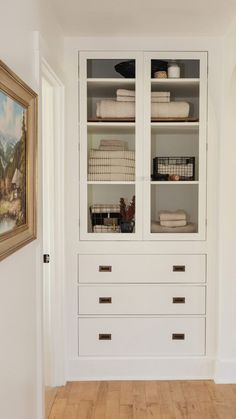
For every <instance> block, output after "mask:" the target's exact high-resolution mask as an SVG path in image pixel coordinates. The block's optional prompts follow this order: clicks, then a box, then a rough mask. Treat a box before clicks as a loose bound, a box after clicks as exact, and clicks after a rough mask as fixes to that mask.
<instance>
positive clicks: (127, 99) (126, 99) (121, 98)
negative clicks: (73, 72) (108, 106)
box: [116, 96, 135, 102]
mask: <svg viewBox="0 0 236 419" xmlns="http://www.w3.org/2000/svg"><path fill="white" fill-rule="evenodd" d="M116 100H117V102H135V97H134V96H117V98H116Z"/></svg>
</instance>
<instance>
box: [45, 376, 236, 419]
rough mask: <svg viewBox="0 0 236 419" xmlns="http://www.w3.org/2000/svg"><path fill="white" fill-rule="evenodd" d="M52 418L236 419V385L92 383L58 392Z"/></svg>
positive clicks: (71, 386) (204, 382) (207, 383)
mask: <svg viewBox="0 0 236 419" xmlns="http://www.w3.org/2000/svg"><path fill="white" fill-rule="evenodd" d="M49 419H236V385H228V384H227V385H223V384H218V385H216V384H214V382H213V381H92V382H73V383H67V385H66V386H65V387H60V388H59V389H58V392H57V395H56V398H55V402H54V404H53V406H52V409H51V412H50V415H49Z"/></svg>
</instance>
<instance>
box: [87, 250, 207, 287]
mask: <svg viewBox="0 0 236 419" xmlns="http://www.w3.org/2000/svg"><path fill="white" fill-rule="evenodd" d="M205 270H206V268H205V255H80V256H79V282H81V283H112V282H113V283H122V282H123V283H165V282H169V283H171V282H172V283H175V282H176V283H181V282H182V283H187V282H196V283H197V282H205Z"/></svg>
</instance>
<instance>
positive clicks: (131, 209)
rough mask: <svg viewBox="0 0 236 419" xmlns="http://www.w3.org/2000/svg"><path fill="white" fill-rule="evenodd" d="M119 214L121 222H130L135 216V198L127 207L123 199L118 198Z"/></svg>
mask: <svg viewBox="0 0 236 419" xmlns="http://www.w3.org/2000/svg"><path fill="white" fill-rule="evenodd" d="M120 214H121V219H122V220H123V221H132V220H133V219H134V215H135V196H133V198H132V201H131V202H130V203H129V205H126V203H125V200H124V198H120Z"/></svg>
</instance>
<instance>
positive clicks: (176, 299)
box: [172, 297, 185, 304]
mask: <svg viewBox="0 0 236 419" xmlns="http://www.w3.org/2000/svg"><path fill="white" fill-rule="evenodd" d="M172 302H173V304H185V297H173V299H172Z"/></svg>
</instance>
